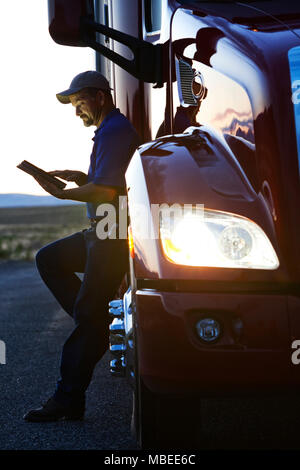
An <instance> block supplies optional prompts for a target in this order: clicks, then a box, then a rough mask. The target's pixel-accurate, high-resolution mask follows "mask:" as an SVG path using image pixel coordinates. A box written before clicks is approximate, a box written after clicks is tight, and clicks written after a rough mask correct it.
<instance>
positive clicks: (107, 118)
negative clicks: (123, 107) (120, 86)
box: [92, 108, 120, 140]
mask: <svg viewBox="0 0 300 470" xmlns="http://www.w3.org/2000/svg"><path fill="white" fill-rule="evenodd" d="M117 114H120V109H119V108H114V109H113V110H112V111H110V113H108V114H107V115H106V116H105V118H104V119H103V121H102V122H101V124H100V126H99V127H97V129H96V130H95V135H94V137H93V138H92V140H94V139H95V137H96V134H97V132H98V131H100V129H103V127H104V126H105V125H106V124H107V123H108V121H109V120H110V119H111V118H113V117H114V116H116V115H117Z"/></svg>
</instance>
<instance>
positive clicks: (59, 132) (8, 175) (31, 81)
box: [0, 0, 95, 195]
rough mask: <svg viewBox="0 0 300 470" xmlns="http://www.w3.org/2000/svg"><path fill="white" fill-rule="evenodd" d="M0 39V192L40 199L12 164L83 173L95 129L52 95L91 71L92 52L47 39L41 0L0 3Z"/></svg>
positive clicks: (45, 13)
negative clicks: (73, 79) (21, 163)
mask: <svg viewBox="0 0 300 470" xmlns="http://www.w3.org/2000/svg"><path fill="white" fill-rule="evenodd" d="M0 40H1V73H0V85H1V108H0V129H1V138H0V193H25V194H36V195H38V194H40V195H46V194H47V193H46V192H45V191H44V190H43V189H42V188H41V187H40V186H39V185H38V183H37V182H36V181H35V180H34V179H33V178H32V177H31V176H29V175H27V174H26V173H24V172H22V171H21V170H19V169H18V168H16V165H17V164H18V163H20V162H21V161H22V160H28V161H30V162H31V163H33V164H35V165H36V166H39V167H40V168H43V169H44V170H46V171H50V170H58V169H62V170H64V169H74V170H81V171H85V172H87V169H88V166H89V157H90V153H91V149H92V143H93V142H92V141H91V138H92V137H93V135H94V130H95V128H94V127H90V128H86V127H84V125H83V124H82V121H81V119H79V118H78V117H76V116H75V110H74V108H73V107H72V106H71V105H63V104H61V103H59V101H58V100H57V98H56V96H55V95H56V93H58V92H60V91H63V90H65V89H67V88H69V85H70V82H71V80H72V78H73V77H74V76H75V75H77V74H78V73H80V72H84V71H85V70H95V53H94V51H93V50H92V49H90V48H85V47H84V48H82V47H68V46H61V45H58V44H56V43H55V42H54V41H53V40H52V39H51V37H50V35H49V32H48V5H47V0H29V1H24V0H13V1H5V2H2V3H1V15H0Z"/></svg>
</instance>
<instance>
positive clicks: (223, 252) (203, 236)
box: [160, 210, 279, 269]
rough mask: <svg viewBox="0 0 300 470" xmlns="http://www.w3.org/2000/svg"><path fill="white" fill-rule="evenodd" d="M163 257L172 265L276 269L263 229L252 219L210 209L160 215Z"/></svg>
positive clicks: (277, 264) (269, 244)
mask: <svg viewBox="0 0 300 470" xmlns="http://www.w3.org/2000/svg"><path fill="white" fill-rule="evenodd" d="M160 238H161V242H162V247H163V251H164V254H165V255H166V257H167V258H168V259H169V260H170V261H172V262H173V263H176V264H182V265H187V266H211V267H220V268H248V269H277V268H278V266H279V261H278V258H277V255H276V253H275V251H274V249H273V247H272V245H271V242H270V240H269V239H268V237H267V236H266V234H265V233H264V231H263V230H262V229H261V228H260V227H259V226H258V225H257V224H256V223H255V222H253V221H252V220H250V219H246V218H245V217H241V216H238V215H234V214H229V213H225V212H219V211H213V210H203V211H202V210H201V211H194V212H192V211H190V212H185V211H183V213H182V214H181V215H180V216H178V215H176V216H175V217H174V214H173V216H172V214H170V213H169V214H168V213H162V214H160Z"/></svg>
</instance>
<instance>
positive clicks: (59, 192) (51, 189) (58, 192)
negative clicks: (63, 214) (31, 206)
mask: <svg viewBox="0 0 300 470" xmlns="http://www.w3.org/2000/svg"><path fill="white" fill-rule="evenodd" d="M34 179H35V180H36V181H37V182H38V183H39V185H40V186H42V188H43V189H44V190H45V191H47V193H49V194H51V195H52V196H54V197H57V198H58V199H66V197H65V192H64V190H63V189H60V188H58V187H57V186H56V185H55V184H53V183H49V182H48V181H46V180H44V178H43V177H42V176H35V177H34Z"/></svg>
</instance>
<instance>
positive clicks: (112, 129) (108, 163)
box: [87, 108, 139, 219]
mask: <svg viewBox="0 0 300 470" xmlns="http://www.w3.org/2000/svg"><path fill="white" fill-rule="evenodd" d="M93 141H94V146H93V151H92V154H91V160H90V166H89V171H88V183H94V184H103V185H107V186H112V187H114V188H115V189H117V191H118V195H117V197H116V199H115V200H114V201H113V202H112V204H114V205H115V207H116V205H117V203H118V196H119V194H126V185H125V171H126V169H127V166H128V164H129V161H130V159H131V157H132V155H133V153H134V151H135V150H136V148H137V147H138V146H139V137H138V134H137V132H136V130H135V129H134V127H133V126H132V124H131V123H130V121H129V120H128V119H127V118H126V117H125V116H124V115H123V114H122V113H120V110H119V109H118V108H115V109H113V110H112V111H111V112H110V113H109V114H108V115H107V116H106V117H105V119H104V120H103V121H102V123H101V125H100V126H99V127H98V128H97V129H96V131H95V135H94V137H93ZM100 203H101V201H99V203H91V202H87V216H88V218H90V219H92V218H95V217H96V210H97V207H98V205H99V204H100ZM116 208H117V207H116Z"/></svg>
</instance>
